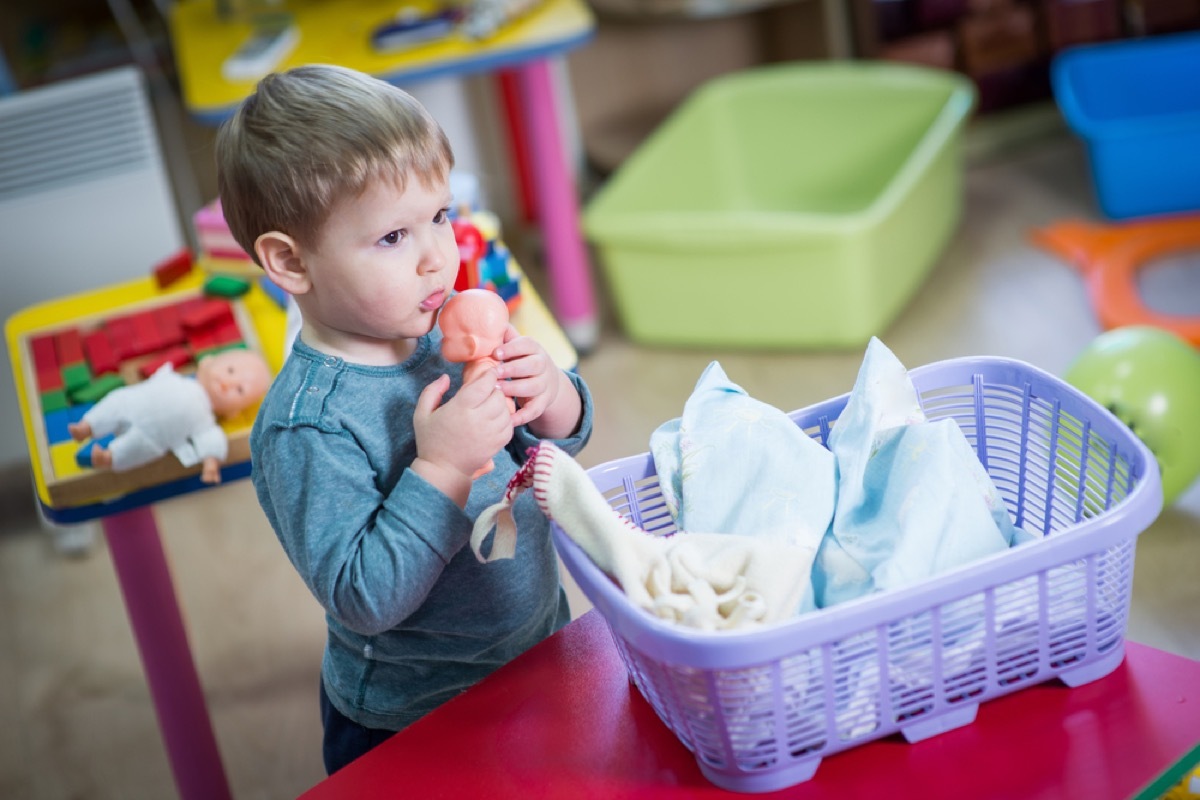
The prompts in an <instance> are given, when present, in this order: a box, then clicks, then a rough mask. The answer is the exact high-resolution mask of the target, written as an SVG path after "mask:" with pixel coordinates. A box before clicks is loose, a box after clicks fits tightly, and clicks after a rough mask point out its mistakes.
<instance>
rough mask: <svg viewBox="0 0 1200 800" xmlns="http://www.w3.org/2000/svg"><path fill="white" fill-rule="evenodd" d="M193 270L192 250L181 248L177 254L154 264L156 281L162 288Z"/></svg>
mask: <svg viewBox="0 0 1200 800" xmlns="http://www.w3.org/2000/svg"><path fill="white" fill-rule="evenodd" d="M191 271H192V251H191V250H188V249H186V248H185V249H183V250H180V251H179V252H178V253H176V254H175V255H173V256H171V257H170V258H167V259H165V260H163V261H160V262H158V263H157V264H155V265H154V282H155V283H157V284H158V288H160V289H162V288H165V287H167V286H170V285H171V284H172V283H174V282H175V281H177V280H179V279H180V278H182V277H183V276H184V275H187V274H188V273H189V272H191Z"/></svg>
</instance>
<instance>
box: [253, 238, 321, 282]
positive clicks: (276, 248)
mask: <svg viewBox="0 0 1200 800" xmlns="http://www.w3.org/2000/svg"><path fill="white" fill-rule="evenodd" d="M254 252H255V254H256V255H257V256H258V260H259V262H260V263H261V264H262V266H263V271H264V272H266V273H267V277H268V278H270V279H271V281H272V282H273V283H274V284H275V285H276V286H278V287H279V288H280V289H283V290H284V291H285V292H287V293H288V294H304V293H305V292H307V291H308V290H309V287H310V286H311V284H310V282H309V277H308V270H306V269H305V268H304V261H303V259H302V258H301V257H300V249H299V247H297V245H296V240H295V239H293V238H292V237H291V236H288V235H287V234H286V233H280V232H279V231H268V232H267V233H264V234H262V235H261V236H259V237H258V238H257V239H256V240H255V241H254Z"/></svg>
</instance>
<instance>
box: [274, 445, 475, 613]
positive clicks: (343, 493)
mask: <svg viewBox="0 0 1200 800" xmlns="http://www.w3.org/2000/svg"><path fill="white" fill-rule="evenodd" d="M255 460H256V462H257V468H259V469H261V470H262V488H261V489H260V495H264V496H265V498H266V499H267V502H269V503H270V506H271V511H272V514H273V516H274V518H275V524H276V530H277V533H278V535H279V538H280V541H281V542H282V543H283V546H284V549H285V550H286V551H287V553H288V556H289V557H290V558H291V560H292V563H293V564H294V565H295V567H296V569H297V571H298V572H299V573H300V575H301V577H302V578H303V579H304V582H305V583H306V584H307V585H308V588H309V590H310V591H312V593H313V595H314V596H315V597H316V598H317V600H318V602H320V603H321V605H322V606H323V607H324V608H325V610H326V612H327V613H328V614H329V615H330V616H331V617H332V618H333V619H334V620H335V621H337V622H338V623H340V624H341V625H343V626H345V627H346V628H349V629H350V630H353V631H356V632H358V633H361V634H363V635H365V636H371V635H375V634H378V633H381V632H383V631H386V630H389V629H391V628H393V627H395V626H396V625H398V624H399V623H400V622H401V621H403V620H404V619H405V618H406V617H408V616H409V615H410V614H412V613H413V612H414V611H415V610H416V609H417V608H418V607H420V605H421V604H422V603H423V602H424V600H425V598H426V597H427V596H428V594H429V592H430V589H431V588H432V587H433V585H434V583H435V582H436V581H437V579H438V577H439V576H440V575H441V574H442V570H443V568H444V567H445V565H446V564H447V563H448V562H449V561H450V559H451V558H452V557H453V556H454V554H455V553H457V552H458V551H459V550H460V549H461V548H462V547H463V545H465V544H466V543H467V540H468V539H469V537H470V534H471V522H470V520H469V518H468V517H467V516H466V514H465V513H463V511H462V509H460V508H459V507H458V506H457V505H455V504H454V503H453V502H452V501H451V500H450V499H449V498H448V497H446V496H445V495H444V494H443V493H442V492H440V491H438V490H437V489H436V488H435V487H433V486H432V485H431V484H429V483H428V482H426V481H425V480H424V479H423V478H421V477H420V476H419V475H417V474H416V473H415V472H413V471H412V470H411V469H406V470H404V472H403V473H402V474H401V477H400V479H399V480H398V481H397V482H396V485H395V486H394V487H391V488H390V490H388V491H386V493H385V492H384V491H381V490H380V489H379V488H377V485H376V481H377V475H376V473H375V471H374V470H373V469H372V467H371V465H370V464H369V463H368V460H367V458H366V454H365V453H364V452H363V451H362V449H361V448H360V447H359V446H358V444H357V443H356V442H355V441H354V440H353V438H352V437H351V436H349V435H348V434H345V433H340V432H327V431H322V430H320V429H318V428H315V427H311V426H299V427H289V428H279V429H277V430H275V431H273V432H272V433H270V434H269V435H266V436H264V437H263V439H262V441H261V443H260V452H258V453H256V454H255Z"/></svg>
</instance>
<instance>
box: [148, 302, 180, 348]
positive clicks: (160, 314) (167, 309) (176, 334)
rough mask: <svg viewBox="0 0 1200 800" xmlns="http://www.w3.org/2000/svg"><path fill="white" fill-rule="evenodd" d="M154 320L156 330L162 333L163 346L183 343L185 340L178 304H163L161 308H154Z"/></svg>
mask: <svg viewBox="0 0 1200 800" xmlns="http://www.w3.org/2000/svg"><path fill="white" fill-rule="evenodd" d="M154 321H155V322H157V323H158V331H159V333H161V334H162V343H163V346H164V347H171V346H172V345H177V344H183V343H184V342H185V341H187V336H186V335H185V334H184V331H183V320H182V319H181V317H180V314H179V307H178V306H173V305H172V306H163V307H162V308H157V309H155V310H154Z"/></svg>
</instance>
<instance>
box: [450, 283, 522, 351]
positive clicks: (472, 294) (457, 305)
mask: <svg viewBox="0 0 1200 800" xmlns="http://www.w3.org/2000/svg"><path fill="white" fill-rule="evenodd" d="M438 325H439V326H440V327H441V329H442V336H443V339H442V355H443V356H445V357H446V360H447V361H463V362H465V361H474V360H475V359H477V358H483V357H484V356H487V355H490V354H491V352H492V351H493V350H495V349H496V348H497V347H499V346H500V345H501V344H503V343H504V330H505V328H507V327H508V306H506V305H505V304H504V300H503V299H502V298H501V297H500V295H498V294H496V293H495V292H492V291H489V290H487V289H467V290H466V291H464V292H459V293H458V294H456V295H454V296H453V297H451V298H450V299H449V300H447V301H446V304H445V305H444V306H442V310H441V312H440V313H439V314H438Z"/></svg>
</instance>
